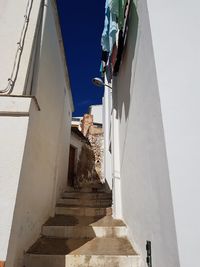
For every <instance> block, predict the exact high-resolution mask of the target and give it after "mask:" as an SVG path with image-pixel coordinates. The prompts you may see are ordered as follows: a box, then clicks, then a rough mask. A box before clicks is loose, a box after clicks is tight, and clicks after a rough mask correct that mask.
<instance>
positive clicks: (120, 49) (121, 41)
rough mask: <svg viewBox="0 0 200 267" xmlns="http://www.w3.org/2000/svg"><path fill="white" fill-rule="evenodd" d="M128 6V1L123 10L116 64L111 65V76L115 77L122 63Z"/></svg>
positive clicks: (129, 2) (126, 32)
mask: <svg viewBox="0 0 200 267" xmlns="http://www.w3.org/2000/svg"><path fill="white" fill-rule="evenodd" d="M130 4H131V1H130V0H128V1H127V3H126V6H125V9H124V14H125V15H124V25H123V29H121V30H120V31H119V38H118V50H117V58H116V62H115V64H114V65H113V66H114V67H113V75H114V76H116V75H117V73H118V72H119V68H120V64H121V61H122V55H123V50H124V46H125V43H126V39H127V34H128V19H129V13H130Z"/></svg>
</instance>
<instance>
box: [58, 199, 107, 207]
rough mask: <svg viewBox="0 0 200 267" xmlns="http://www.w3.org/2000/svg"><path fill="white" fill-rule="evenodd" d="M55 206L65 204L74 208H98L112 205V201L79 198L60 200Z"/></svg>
mask: <svg viewBox="0 0 200 267" xmlns="http://www.w3.org/2000/svg"><path fill="white" fill-rule="evenodd" d="M57 204H67V205H76V206H90V207H92V206H100V207H108V206H111V205H112V200H111V199H110V198H109V199H81V198H61V199H59V200H58V202H57Z"/></svg>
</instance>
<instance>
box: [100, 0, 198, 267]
mask: <svg viewBox="0 0 200 267" xmlns="http://www.w3.org/2000/svg"><path fill="white" fill-rule="evenodd" d="M198 9H199V3H198V2H197V1H195V0H194V1H191V2H190V3H188V2H186V1H182V2H181V3H180V1H167V2H166V1H156V0H151V1H148V0H147V1H146V0H144V1H143V0H141V1H140V0H139V1H130V13H129V16H128V22H127V26H128V27H127V36H126V38H127V39H126V42H125V46H124V50H123V54H122V58H121V63H120V69H119V72H118V74H117V75H116V76H114V77H113V79H112V96H111V91H110V89H109V88H107V87H105V94H104V100H103V102H104V121H105V122H106V123H105V129H106V131H107V132H106V133H107V134H105V144H107V146H106V149H107V153H109V151H111V154H112V170H111V171H110V170H109V168H110V161H109V160H106V161H105V164H106V166H105V169H106V171H107V173H112V175H111V176H112V183H113V197H114V211H115V216H116V217H122V218H123V219H124V220H125V222H126V223H127V225H128V228H129V237H130V238H131V240H132V243H133V244H134V246H135V247H136V248H137V249H138V251H139V253H140V254H141V255H142V259H143V261H142V266H146V264H147V263H146V256H147V251H146V247H145V246H146V241H147V240H149V241H151V244H152V258H153V266H155V267H159V266H166V267H169V266H171V267H175V266H176V267H178V266H181V267H188V266H198V251H199V249H200V246H199V242H198V240H199V236H200V233H199V230H198V225H199V223H200V221H199V220H200V218H199V214H198V212H197V210H199V202H200V200H199V197H198V192H199V186H200V183H199V179H198V178H199V177H200V169H199V164H198V161H199V158H200V155H199V151H200V150H199V147H200V143H199V140H200V139H199V136H200V133H199V131H200V129H199V124H198V122H199V118H200V117H199V103H198V102H199V99H200V91H199V85H200V80H199V75H198V70H199V64H200V60H199V59H200V57H199V55H200V49H199V47H200V46H199V45H200V38H199V37H198V34H197V32H198V28H199V24H200V19H199V16H198V12H197V10H198ZM186 18H187V19H186ZM186 20H187V22H186ZM110 103H112V104H110ZM109 127H110V129H111V131H110V132H111V133H110V135H109V130H108V129H109ZM109 142H110V144H109ZM110 147H111V149H110ZM108 177H110V176H109V175H108Z"/></svg>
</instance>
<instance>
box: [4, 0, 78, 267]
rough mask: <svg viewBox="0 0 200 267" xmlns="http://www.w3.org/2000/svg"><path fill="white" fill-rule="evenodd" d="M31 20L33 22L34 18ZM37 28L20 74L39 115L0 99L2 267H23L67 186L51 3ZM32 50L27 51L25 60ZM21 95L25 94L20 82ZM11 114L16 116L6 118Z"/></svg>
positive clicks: (66, 114)
mask: <svg viewBox="0 0 200 267" xmlns="http://www.w3.org/2000/svg"><path fill="white" fill-rule="evenodd" d="M8 2H11V1H8ZM12 2H13V1H12ZM20 3H22V2H20ZM34 3H35V5H37V4H40V3H39V2H38V1H34ZM20 7H21V6H20ZM37 7H38V6H37ZM37 10H38V12H39V8H38V9H37ZM33 14H34V15H35V17H38V16H37V15H38V13H34V12H33ZM41 23H42V24H40V27H41V34H40V35H39V36H40V38H38V39H37V43H34V44H33V42H32V41H31V40H32V39H29V41H30V42H31V45H33V46H34V45H36V46H37V51H38V53H36V54H35V56H36V57H37V60H35V61H34V62H35V63H34V70H35V71H34V72H33V73H32V77H30V76H31V75H30V73H29V71H30V69H29V68H28V69H26V71H25V69H23V70H24V74H23V75H24V76H23V77H24V79H26V78H27V77H29V78H31V79H32V80H33V85H34V87H33V88H32V89H33V91H32V92H34V94H35V95H36V97H37V100H38V102H39V105H40V107H41V110H40V111H39V110H38V109H37V108H36V106H35V104H34V103H33V100H32V101H31V102H30V103H29V104H30V105H29V106H28V103H27V99H25V98H23V100H24V101H22V100H21V98H19V99H18V100H13V98H12V101H16V103H13V102H12V101H11V102H10V103H8V105H7V99H6V97H2V99H4V101H3V100H2V99H0V104H1V103H2V105H1V106H2V110H3V111H5V108H7V110H6V112H7V114H6V116H5V114H3V115H2V116H3V117H2V116H0V120H1V123H0V125H1V127H2V130H1V131H0V132H1V134H0V135H1V152H2V153H1V156H0V159H1V160H0V161H1V162H0V169H1V174H0V177H1V179H0V182H1V187H0V190H1V194H0V199H1V201H0V211H1V218H2V219H1V220H0V235H1V239H0V259H1V260H6V267H21V266H23V264H24V263H23V256H24V251H26V250H27V249H28V248H29V247H30V245H31V244H32V243H33V242H34V241H35V240H37V238H38V236H39V235H40V231H41V225H42V224H43V223H44V222H45V221H46V220H47V218H48V217H49V216H50V215H53V214H54V207H55V203H56V201H57V199H58V198H59V197H60V194H61V193H62V191H63V190H64V188H65V187H66V185H67V171H68V154H69V145H70V132H71V114H72V110H73V103H72V98H71V91H70V85H69V79H68V76H67V75H68V74H67V70H66V65H65V61H64V55H63V47H62V38H61V35H60V31H59V24H58V18H57V17H56V10H55V8H54V3H53V1H46V5H45V7H44V14H43V19H42V20H41ZM35 30H36V29H32V36H34V33H35ZM34 50H35V49H32V50H31V51H29V53H30V55H29V56H30V57H28V58H31V57H32V53H33V52H34ZM6 53H8V51H6ZM28 58H27V60H28ZM29 63H30V62H28V65H29ZM0 65H2V64H0ZM25 77H26V78H25ZM20 89H23V90H24V87H23V82H21V87H20ZM23 90H22V91H23ZM15 93H16V94H17V92H16V91H15ZM20 101H22V103H21V102H20ZM13 105H14V106H15V109H14V108H13ZM9 111H10V113H9ZM16 111H19V112H20V114H17V115H15V116H14V117H13V116H11V115H9V114H13V112H14V113H15V112H16ZM0 114H1V113H0ZM22 115H23V116H22ZM4 140H5V141H4Z"/></svg>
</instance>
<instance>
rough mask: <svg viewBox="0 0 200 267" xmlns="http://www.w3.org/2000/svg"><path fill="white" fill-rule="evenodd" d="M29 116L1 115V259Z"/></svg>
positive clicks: (12, 207) (2, 257)
mask: <svg viewBox="0 0 200 267" xmlns="http://www.w3.org/2000/svg"><path fill="white" fill-rule="evenodd" d="M27 125H28V117H27V116H26V117H20V118H19V117H12V116H11V117H7V116H6V117H4V116H0V140H1V152H0V170H1V171H0V200H1V201H0V214H1V219H0V236H1V238H0V259H1V260H2V261H5V260H6V255H7V248H8V242H9V236H10V231H11V225H12V218H13V209H14V206H15V200H16V194H17V186H18V182H19V176H20V169H21V163H22V157H23V152H24V143H25V138H26V130H27Z"/></svg>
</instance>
